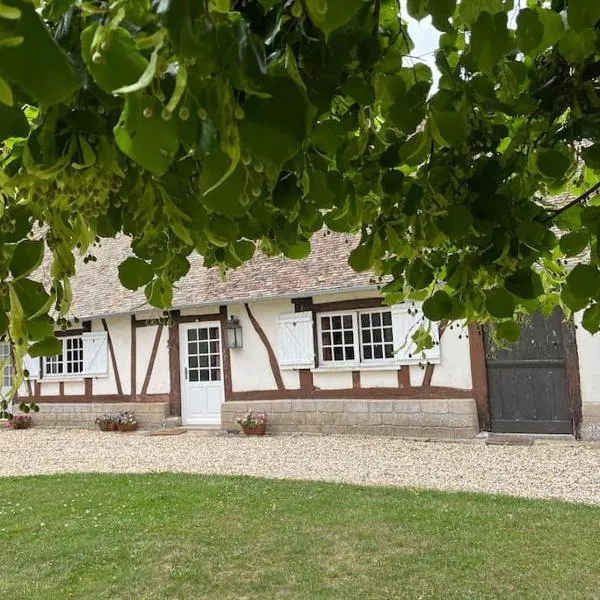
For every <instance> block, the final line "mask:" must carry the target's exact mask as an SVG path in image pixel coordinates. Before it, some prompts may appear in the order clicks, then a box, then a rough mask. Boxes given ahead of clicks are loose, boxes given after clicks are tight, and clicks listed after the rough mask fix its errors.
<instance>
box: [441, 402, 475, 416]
mask: <svg viewBox="0 0 600 600" xmlns="http://www.w3.org/2000/svg"><path fill="white" fill-rule="evenodd" d="M448 412H451V413H452V414H454V415H476V414H477V405H476V404H475V400H473V399H471V398H457V399H456V400H448Z"/></svg>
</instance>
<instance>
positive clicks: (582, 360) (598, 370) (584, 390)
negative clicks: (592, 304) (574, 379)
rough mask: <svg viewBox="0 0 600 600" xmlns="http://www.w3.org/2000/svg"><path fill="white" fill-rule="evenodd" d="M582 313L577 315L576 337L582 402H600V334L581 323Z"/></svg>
mask: <svg viewBox="0 0 600 600" xmlns="http://www.w3.org/2000/svg"><path fill="white" fill-rule="evenodd" d="M581 316H582V313H577V314H576V315H575V324H576V325H577V328H576V330H575V339H576V340H577V354H578V355H579V379H580V383H581V402H582V404H593V403H596V402H600V334H598V333H596V334H595V335H592V334H591V333H589V332H588V331H586V330H585V329H584V328H583V326H582V325H581Z"/></svg>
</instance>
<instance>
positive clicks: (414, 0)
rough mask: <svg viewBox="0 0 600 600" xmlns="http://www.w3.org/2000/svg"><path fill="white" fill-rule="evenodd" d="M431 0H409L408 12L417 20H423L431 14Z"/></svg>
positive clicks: (407, 4)
mask: <svg viewBox="0 0 600 600" xmlns="http://www.w3.org/2000/svg"><path fill="white" fill-rule="evenodd" d="M428 5H429V0H407V2H406V9H407V11H408V14H409V15H410V16H411V17H412V18H413V19H416V20H417V21H421V20H422V19H424V18H425V17H426V16H427V15H428V14H429V6H428Z"/></svg>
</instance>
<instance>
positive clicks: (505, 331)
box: [496, 321, 521, 344]
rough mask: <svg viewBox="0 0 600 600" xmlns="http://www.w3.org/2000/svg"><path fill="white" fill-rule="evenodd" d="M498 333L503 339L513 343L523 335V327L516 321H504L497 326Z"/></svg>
mask: <svg viewBox="0 0 600 600" xmlns="http://www.w3.org/2000/svg"><path fill="white" fill-rule="evenodd" d="M496 333H497V335H498V337H499V338H500V339H502V340H506V341H507V342H510V343H511V344H512V343H514V342H518V341H519V338H520V337H521V328H520V327H519V324H518V323H515V322H514V321H502V322H501V323H498V325H497V326H496Z"/></svg>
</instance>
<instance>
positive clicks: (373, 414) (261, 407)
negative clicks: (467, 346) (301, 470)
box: [221, 398, 479, 440]
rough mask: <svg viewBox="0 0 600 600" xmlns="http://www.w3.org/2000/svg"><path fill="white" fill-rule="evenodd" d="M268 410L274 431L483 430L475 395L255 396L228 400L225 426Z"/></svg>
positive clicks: (437, 435)
mask: <svg viewBox="0 0 600 600" xmlns="http://www.w3.org/2000/svg"><path fill="white" fill-rule="evenodd" d="M249 410H252V411H254V412H264V413H266V414H267V432H269V433H315V434H342V433H353V434H359V435H386V436H397V437H408V438H423V439H428V438H429V439H451V440H454V439H470V438H473V437H475V436H476V435H477V433H478V432H479V425H478V419H477V406H476V404H475V399H464V398H460V399H456V400H452V399H450V400H446V399H439V400H438V399H432V400H412V399H393V400H344V399H340V400H313V399H307V400H292V401H290V400H262V401H261V400H253V401H251V402H244V401H232V402H226V403H225V404H224V405H223V407H222V409H221V423H222V426H223V428H224V429H228V430H237V429H239V426H238V425H237V424H236V422H235V420H236V418H237V417H238V416H240V415H243V414H244V413H246V412H248V411H249Z"/></svg>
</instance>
